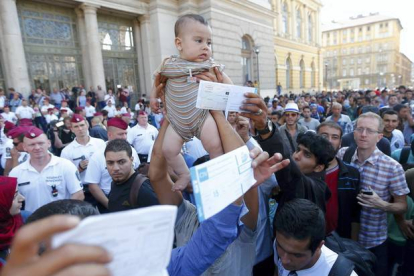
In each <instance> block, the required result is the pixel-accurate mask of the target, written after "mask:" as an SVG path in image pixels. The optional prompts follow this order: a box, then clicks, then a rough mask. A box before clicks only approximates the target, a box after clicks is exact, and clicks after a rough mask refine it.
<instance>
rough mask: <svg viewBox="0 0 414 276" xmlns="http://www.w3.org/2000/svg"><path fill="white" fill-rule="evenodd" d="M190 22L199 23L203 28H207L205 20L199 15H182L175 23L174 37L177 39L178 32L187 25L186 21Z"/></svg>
mask: <svg viewBox="0 0 414 276" xmlns="http://www.w3.org/2000/svg"><path fill="white" fill-rule="evenodd" d="M190 20H194V21H196V22H200V23H201V24H203V25H205V26H208V22H207V20H205V18H204V17H202V16H201V15H198V14H186V15H183V16H181V17H180V18H178V20H177V22H175V26H174V32H175V37H177V36H178V35H179V34H180V31H181V29H182V28H183V26H184V25H185V24H187V23H188V21H190Z"/></svg>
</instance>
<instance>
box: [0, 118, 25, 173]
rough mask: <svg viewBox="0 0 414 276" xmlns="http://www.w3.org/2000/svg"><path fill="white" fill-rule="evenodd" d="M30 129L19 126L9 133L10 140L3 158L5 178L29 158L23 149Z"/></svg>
mask: <svg viewBox="0 0 414 276" xmlns="http://www.w3.org/2000/svg"><path fill="white" fill-rule="evenodd" d="M29 129H30V127H22V126H18V127H15V128H13V129H12V130H10V131H9V132H8V133H7V136H8V137H9V139H8V140H7V142H6V147H5V153H4V154H3V155H2V157H1V165H2V167H3V168H4V173H3V175H4V176H8V175H9V173H10V171H11V170H12V169H13V168H15V167H17V166H18V165H19V164H21V163H23V162H24V161H26V160H27V158H28V157H29V156H28V154H27V152H26V151H25V150H24V147H23V139H24V135H25V134H26V132H27V131H28V130H29Z"/></svg>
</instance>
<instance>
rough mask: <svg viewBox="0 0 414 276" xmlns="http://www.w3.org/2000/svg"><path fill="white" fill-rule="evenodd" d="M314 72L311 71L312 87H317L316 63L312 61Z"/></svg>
mask: <svg viewBox="0 0 414 276" xmlns="http://www.w3.org/2000/svg"><path fill="white" fill-rule="evenodd" d="M311 68H312V72H311V87H312V88H315V78H316V72H315V63H314V62H313V61H312V64H311Z"/></svg>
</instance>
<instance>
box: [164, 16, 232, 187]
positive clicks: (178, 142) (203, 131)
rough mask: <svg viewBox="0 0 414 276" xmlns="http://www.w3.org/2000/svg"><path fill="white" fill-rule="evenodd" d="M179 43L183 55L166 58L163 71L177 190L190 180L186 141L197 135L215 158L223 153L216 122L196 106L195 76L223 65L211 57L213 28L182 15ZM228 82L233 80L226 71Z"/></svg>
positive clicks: (169, 155)
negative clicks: (184, 157) (181, 152)
mask: <svg viewBox="0 0 414 276" xmlns="http://www.w3.org/2000/svg"><path fill="white" fill-rule="evenodd" d="M175 46H176V47H177V50H178V51H179V53H180V54H179V56H172V57H170V58H167V59H165V60H164V61H163V63H162V64H161V66H160V69H159V71H158V72H159V73H160V74H161V75H162V76H165V77H167V78H168V80H167V83H166V86H165V102H166V110H167V118H168V120H169V122H170V125H169V126H168V129H167V132H166V134H165V138H164V142H163V146H162V149H163V154H164V156H165V158H166V160H167V163H168V165H169V166H170V167H171V168H172V169H173V171H174V172H175V173H176V174H177V176H178V179H177V181H176V182H175V184H174V187H173V190H183V189H185V188H186V187H187V185H188V184H189V183H190V172H189V170H188V168H187V166H186V164H185V162H184V159H183V158H182V157H181V156H179V154H180V151H181V148H182V145H183V143H184V142H187V141H189V140H190V139H191V138H193V137H194V136H196V137H197V138H199V139H200V140H201V142H202V143H203V146H204V148H205V149H206V150H207V151H208V153H209V154H210V158H215V157H217V156H219V155H221V154H223V149H222V146H221V141H220V136H219V133H218V129H217V126H216V122H215V121H214V119H213V117H212V116H211V115H210V113H209V111H208V110H203V109H198V108H196V101H197V91H198V85H199V84H198V83H197V80H196V78H195V77H194V76H195V75H197V74H200V73H203V72H209V71H210V72H213V73H214V70H213V68H214V67H218V68H219V70H220V71H221V70H222V68H223V66H222V65H219V64H215V63H214V61H213V59H212V58H211V28H210V27H209V26H208V23H207V21H206V20H205V19H204V18H203V17H202V16H199V15H195V14H188V15H184V16H181V17H180V18H179V19H178V20H177V22H176V23H175ZM223 82H224V83H232V82H231V80H230V79H229V78H228V77H227V76H226V75H225V74H223Z"/></svg>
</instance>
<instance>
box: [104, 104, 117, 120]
mask: <svg viewBox="0 0 414 276" xmlns="http://www.w3.org/2000/svg"><path fill="white" fill-rule="evenodd" d="M103 110H106V111H108V118H113V117H115V115H116V113H117V111H116V107H115V106H114V105H112V106H109V105H107V106H105V107H104V108H103Z"/></svg>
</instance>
